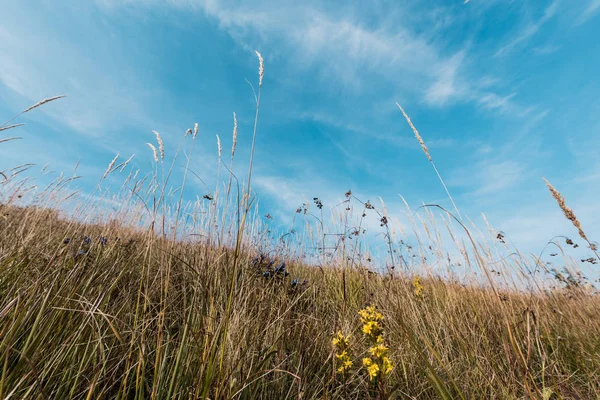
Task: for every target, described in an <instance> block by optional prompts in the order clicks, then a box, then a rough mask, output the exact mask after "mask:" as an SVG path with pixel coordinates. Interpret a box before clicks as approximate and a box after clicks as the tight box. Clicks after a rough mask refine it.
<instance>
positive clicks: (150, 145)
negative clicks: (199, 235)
mask: <svg viewBox="0 0 600 400" xmlns="http://www.w3.org/2000/svg"><path fill="white" fill-rule="evenodd" d="M146 144H147V145H148V147H150V148H151V149H152V152H153V153H154V161H155V162H158V153H157V152H156V147H154V145H153V144H152V143H146Z"/></svg>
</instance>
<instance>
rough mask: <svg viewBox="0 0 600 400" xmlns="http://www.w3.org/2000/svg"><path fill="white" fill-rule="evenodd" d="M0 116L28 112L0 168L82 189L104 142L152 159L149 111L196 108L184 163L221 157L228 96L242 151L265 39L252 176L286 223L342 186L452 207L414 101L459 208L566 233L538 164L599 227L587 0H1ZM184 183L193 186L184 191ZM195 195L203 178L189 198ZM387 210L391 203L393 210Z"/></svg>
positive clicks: (175, 113)
mask: <svg viewBox="0 0 600 400" xmlns="http://www.w3.org/2000/svg"><path fill="white" fill-rule="evenodd" d="M5 3H6V4H3V6H2V13H1V14H0V54H1V57H2V62H0V120H6V119H8V118H10V117H11V116H12V115H14V114H16V113H18V112H19V111H20V110H22V109H24V108H26V107H27V106H29V105H30V104H32V103H35V102H36V101H38V100H40V99H42V98H45V97H49V96H52V95H56V94H67V95H68V97H67V98H66V99H63V100H61V101H57V102H55V103H51V104H48V105H47V106H46V107H44V108H40V109H38V110H36V111H35V112H34V113H31V114H28V115H25V116H24V117H23V118H21V122H25V123H27V125H26V126H25V127H23V128H21V130H20V132H19V135H20V136H22V137H23V139H22V140H21V141H14V142H10V143H5V144H3V145H2V146H1V147H0V168H2V169H4V168H7V167H11V166H14V165H15V164H21V163H25V162H34V163H36V164H38V165H39V166H42V165H44V164H45V163H50V165H51V167H52V168H53V170H55V171H71V170H72V168H73V166H74V165H75V163H76V162H77V160H78V159H81V166H80V169H79V172H80V173H81V174H83V175H84V176H85V177H86V179H85V181H82V182H81V183H80V185H81V186H82V187H83V188H84V189H85V190H91V188H93V187H94V185H95V183H97V181H98V179H99V178H100V177H101V176H102V173H103V172H104V170H105V169H106V166H107V164H108V163H109V162H110V160H111V159H112V158H113V157H114V155H115V154H116V153H120V154H121V156H122V157H125V158H126V157H129V156H130V155H131V154H133V153H135V154H136V156H135V158H134V164H135V165H136V166H137V167H138V168H143V169H146V170H150V168H151V165H152V155H151V153H150V151H149V150H148V148H147V147H146V145H145V143H146V142H152V141H153V140H154V136H153V134H152V130H153V129H155V130H157V131H159V132H160V133H161V134H162V136H163V139H164V140H165V147H166V151H167V155H169V154H172V153H173V152H174V151H175V149H176V146H177V145H178V144H179V141H180V139H181V137H182V135H183V133H184V132H185V131H186V129H187V128H190V127H192V126H193V124H194V123H195V122H198V123H199V125H200V134H199V135H200V137H199V139H201V143H202V145H201V147H202V150H201V151H200V152H199V153H198V155H197V157H196V158H195V159H194V162H193V167H194V170H195V171H196V172H197V173H199V174H200V175H202V176H203V177H210V176H212V175H213V174H214V171H215V169H216V158H215V157H216V139H215V134H219V136H220V137H221V140H222V142H223V147H224V148H225V149H226V150H225V152H227V151H228V150H227V149H229V147H230V145H231V130H232V113H233V112H236V114H237V117H238V122H239V137H238V139H239V142H238V149H239V150H238V155H237V159H238V163H237V169H238V170H239V171H242V170H243V168H244V167H245V166H246V163H247V161H246V160H248V157H249V145H250V140H251V136H252V122H253V117H254V99H253V96H252V92H251V89H250V87H249V86H248V84H247V83H246V82H245V78H247V79H249V80H250V81H252V82H256V79H257V60H256V56H255V55H254V50H258V51H260V52H261V53H262V55H263V56H264V58H265V78H264V85H263V91H262V104H261V115H260V122H259V132H258V139H257V148H256V156H255V160H256V162H255V172H254V173H255V176H254V185H255V186H254V189H255V190H256V192H257V193H258V195H259V197H260V201H261V209H262V210H263V211H264V212H265V213H266V212H269V213H270V214H272V215H273V216H274V217H275V219H276V223H279V224H286V223H288V222H289V221H290V220H291V218H292V217H293V214H294V210H295V209H296V208H297V207H298V206H299V205H300V204H301V203H302V202H304V201H305V200H306V199H312V198H313V197H319V198H321V199H322V200H323V202H324V203H325V204H326V205H332V204H336V203H337V202H338V201H339V200H340V199H342V198H343V195H344V193H345V192H346V191H347V190H348V189H352V190H353V191H354V192H355V193H356V194H357V195H358V196H359V197H361V198H362V199H365V200H366V199H371V201H374V200H376V199H377V196H381V197H382V198H383V199H384V200H385V201H386V204H387V208H388V210H389V211H390V213H394V212H396V210H401V209H404V206H403V204H402V200H401V199H400V197H399V196H398V195H399V194H401V195H402V196H404V197H405V198H406V200H407V201H408V203H409V204H410V205H411V207H415V206H418V205H420V204H421V203H423V202H426V203H439V204H442V205H446V206H448V201H447V199H446V197H445V193H444V191H443V188H442V187H441V185H440V184H439V182H438V181H437V179H436V176H435V174H434V172H433V170H432V169H431V166H430V165H429V163H428V161H427V159H426V158H425V157H424V155H423V153H422V152H421V150H420V148H419V145H418V143H417V141H416V140H415V138H414V136H413V134H412V131H411V130H410V128H409V127H408V125H407V124H406V122H405V121H404V119H403V118H402V115H401V114H400V112H399V111H398V109H397V107H396V105H395V102H399V103H400V104H401V105H402V106H403V107H404V108H405V110H406V111H407V113H408V114H409V115H410V117H411V118H412V120H413V122H414V123H415V125H416V127H417V128H418V129H419V131H420V133H421V135H422V137H423V139H424V140H425V142H426V143H427V145H428V147H429V150H430V153H431V155H432V157H433V158H434V160H435V161H436V164H437V166H438V168H439V169H440V172H441V174H442V176H443V177H444V178H445V180H446V183H447V184H448V187H449V190H450V191H451V193H453V195H454V198H455V201H456V203H457V205H458V206H459V208H460V209H461V212H462V214H463V215H467V216H469V217H470V218H472V219H473V220H475V221H476V222H477V223H480V222H481V221H482V218H481V216H480V215H481V213H482V212H483V213H485V215H486V216H487V218H488V220H489V221H490V223H491V224H492V225H493V226H494V227H495V228H496V229H498V230H502V231H504V232H505V233H506V234H507V236H508V237H509V238H510V239H511V240H512V241H513V242H514V243H515V244H516V245H517V246H518V247H521V248H523V249H525V250H526V251H539V250H540V249H541V248H542V247H543V246H544V244H545V243H546V241H547V240H549V239H550V238H551V237H552V236H554V235H556V234H566V235H569V236H573V237H575V236H576V231H575V230H574V228H573V227H572V226H570V224H569V222H568V221H566V220H565V219H564V217H563V216H562V214H561V212H560V210H559V209H558V208H557V206H556V203H555V202H554V200H553V199H552V198H551V197H550V196H549V194H548V192H547V190H546V188H545V186H544V182H543V181H542V178H541V177H542V176H545V177H546V178H548V179H549V180H550V181H551V182H552V183H553V184H554V185H555V186H556V187H557V188H558V189H559V190H560V191H561V192H562V193H563V194H564V195H565V197H566V198H567V202H568V204H569V205H570V206H571V207H572V208H573V209H574V210H575V212H576V214H577V215H578V217H579V219H580V220H581V221H582V224H583V228H584V230H586V232H588V235H589V236H591V237H592V238H597V237H600V236H599V235H600V228H598V227H599V226H600V224H599V223H600V216H599V215H598V213H597V212H596V211H597V207H596V205H597V199H598V198H599V195H600V190H599V189H598V188H599V185H598V183H600V162H599V159H598V157H597V155H598V154H599V150H600V143H599V142H598V140H597V139H598V138H599V133H600V79H599V78H598V71H599V70H600V48H599V47H598V46H599V45H598V40H597V39H598V37H600V1H598V0H580V1H566V0H563V1H560V0H554V1H541V0H535V1H533V0H532V1H525V0H519V1H516V0H515V1H509V0H502V1H501V0H497V1H494V0H470V1H468V2H464V0H456V1H454V0H452V1H451V0H446V1H434V0H422V1H411V2H398V1H372V2H358V1H345V2H317V1H310V0H308V1H303V2H297V1H287V0H281V1H278V2H272V1H264V0H254V1H242V0H239V1H222V2H217V1H212V0H163V1H160V0H96V1H91V0H90V1H81V2H74V1H66V0H53V1H43V0H38V1H31V0H21V1H19V2H5ZM194 189H195V190H194ZM195 194H200V195H202V194H204V189H203V188H202V186H201V185H200V184H197V186H195V187H194V186H193V187H191V189H189V193H188V195H189V198H195ZM398 212H399V211H398Z"/></svg>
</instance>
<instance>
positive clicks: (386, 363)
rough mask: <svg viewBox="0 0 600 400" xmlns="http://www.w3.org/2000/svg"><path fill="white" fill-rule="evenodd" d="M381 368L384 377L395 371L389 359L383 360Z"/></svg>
mask: <svg viewBox="0 0 600 400" xmlns="http://www.w3.org/2000/svg"><path fill="white" fill-rule="evenodd" d="M381 367H382V370H383V374H384V375H388V374H389V373H390V372H392V370H393V369H394V365H393V364H392V362H391V361H390V359H389V358H387V357H383V359H382V360H381Z"/></svg>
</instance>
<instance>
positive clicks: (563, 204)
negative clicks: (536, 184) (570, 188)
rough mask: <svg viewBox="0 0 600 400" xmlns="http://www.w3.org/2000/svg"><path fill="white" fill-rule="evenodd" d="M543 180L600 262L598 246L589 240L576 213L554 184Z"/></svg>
mask: <svg viewBox="0 0 600 400" xmlns="http://www.w3.org/2000/svg"><path fill="white" fill-rule="evenodd" d="M543 179H544V182H546V186H548V189H549V190H550V193H551V194H552V197H554V198H555V199H556V202H557V203H558V206H559V207H560V209H561V210H562V211H563V213H564V214H565V217H566V218H567V219H568V220H569V221H571V222H572V223H573V226H575V228H577V231H578V232H579V236H581V238H582V239H583V240H585V241H586V242H587V243H588V245H589V246H590V249H592V251H593V252H594V254H596V257H597V258H598V259H599V260H600V256H599V255H598V253H597V252H596V245H594V244H592V243H591V242H590V240H589V239H588V237H587V236H586V234H585V232H584V231H583V229H582V228H581V223H580V222H579V220H578V219H577V217H576V216H575V213H574V212H573V210H571V208H569V206H567V203H566V202H565V198H564V196H563V195H562V194H560V192H559V191H558V190H556V188H554V186H552V184H551V183H550V182H548V180H547V179H546V178H543Z"/></svg>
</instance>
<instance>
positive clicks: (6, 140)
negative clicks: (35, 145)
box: [0, 136, 21, 143]
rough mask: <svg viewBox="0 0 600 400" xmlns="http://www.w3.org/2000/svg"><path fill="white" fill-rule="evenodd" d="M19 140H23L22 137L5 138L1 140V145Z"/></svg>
mask: <svg viewBox="0 0 600 400" xmlns="http://www.w3.org/2000/svg"><path fill="white" fill-rule="evenodd" d="M17 139H21V138H20V137H16V136H15V137H9V138H5V139H0V143H4V142H10V141H11V140H17Z"/></svg>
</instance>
